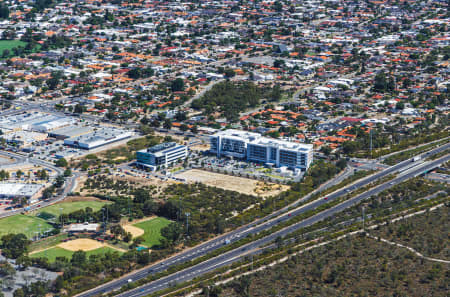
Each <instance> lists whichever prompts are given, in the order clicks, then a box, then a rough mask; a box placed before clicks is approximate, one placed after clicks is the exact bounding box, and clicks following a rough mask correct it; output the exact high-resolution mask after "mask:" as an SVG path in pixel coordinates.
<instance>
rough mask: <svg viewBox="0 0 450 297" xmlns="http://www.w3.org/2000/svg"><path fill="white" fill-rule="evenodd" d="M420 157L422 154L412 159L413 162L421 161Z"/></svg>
mask: <svg viewBox="0 0 450 297" xmlns="http://www.w3.org/2000/svg"><path fill="white" fill-rule="evenodd" d="M420 159H421V158H420V156H415V157H413V158H412V161H413V162H417V161H419V160H420Z"/></svg>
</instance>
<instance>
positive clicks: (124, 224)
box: [120, 216, 156, 238]
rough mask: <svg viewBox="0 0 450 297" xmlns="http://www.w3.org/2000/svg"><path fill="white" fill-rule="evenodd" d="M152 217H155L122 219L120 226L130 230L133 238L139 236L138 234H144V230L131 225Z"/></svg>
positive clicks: (152, 217)
mask: <svg viewBox="0 0 450 297" xmlns="http://www.w3.org/2000/svg"><path fill="white" fill-rule="evenodd" d="M154 218H156V216H151V217H145V218H142V219H137V220H133V221H131V222H129V221H128V220H122V221H121V222H120V225H121V226H122V228H123V229H124V230H125V231H127V232H130V233H131V235H133V238H135V237H139V236H141V235H143V234H144V230H142V229H141V228H138V227H135V226H133V225H134V224H137V223H140V222H144V221H148V220H152V219H154Z"/></svg>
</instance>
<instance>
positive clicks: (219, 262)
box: [118, 155, 450, 297]
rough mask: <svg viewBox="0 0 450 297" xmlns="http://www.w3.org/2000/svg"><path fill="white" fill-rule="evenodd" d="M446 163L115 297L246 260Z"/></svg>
mask: <svg viewBox="0 0 450 297" xmlns="http://www.w3.org/2000/svg"><path fill="white" fill-rule="evenodd" d="M449 160H450V155H446V156H443V157H441V158H439V159H437V160H435V161H431V162H426V163H422V164H419V165H418V166H417V167H415V169H414V170H411V171H410V172H409V173H408V174H405V175H402V176H400V177H397V178H394V179H392V180H391V181H389V182H386V183H383V184H381V185H379V186H376V187H374V188H372V189H370V190H369V191H366V192H364V193H362V194H359V195H357V196H355V197H353V198H351V199H349V200H346V201H344V202H342V203H340V204H338V205H336V206H334V207H332V208H329V209H327V210H324V211H322V212H321V213H319V214H316V215H314V216H312V217H309V218H307V219H305V220H303V221H301V222H298V223H296V224H293V225H291V226H289V227H286V228H284V229H281V230H279V231H277V232H274V233H272V234H270V235H268V236H266V237H264V238H261V239H259V240H256V241H254V242H251V243H249V244H247V245H244V246H242V247H239V248H237V249H235V250H232V251H229V252H227V253H225V254H222V255H220V256H217V257H215V258H212V259H210V260H207V261H204V262H202V263H199V264H197V265H195V266H192V267H189V268H187V269H185V270H183V271H180V272H177V273H174V274H171V275H169V276H167V277H163V278H161V279H159V280H156V281H154V282H151V283H149V284H146V285H143V286H141V287H139V288H136V289H133V290H130V291H128V292H124V293H122V294H120V295H118V296H119V297H142V296H145V295H148V294H151V293H154V292H157V291H159V290H163V289H165V288H168V287H170V286H171V285H173V284H174V283H180V282H185V281H189V280H192V279H193V278H195V277H198V276H200V275H202V274H204V273H207V272H211V271H213V270H215V269H217V268H220V267H223V266H226V265H229V264H231V263H233V262H235V261H238V260H240V259H242V258H243V257H246V256H248V255H250V254H252V253H258V252H259V251H254V250H253V249H254V248H256V247H260V246H262V245H265V244H268V243H270V242H272V241H273V240H275V239H276V238H277V237H279V236H281V237H282V236H285V235H287V234H289V233H292V232H294V231H296V230H299V229H300V228H304V227H307V226H310V225H312V224H314V223H317V222H319V221H321V220H324V219H326V218H328V217H331V216H333V215H334V214H336V213H338V212H341V211H343V210H345V209H347V208H349V207H351V206H353V205H355V204H357V203H359V202H361V201H362V200H364V199H367V198H369V197H371V196H373V195H376V194H378V193H380V192H382V191H384V190H386V189H388V188H390V187H393V186H394V185H396V184H399V183H401V182H404V181H406V180H407V179H410V178H413V177H415V176H417V175H420V174H422V173H423V172H424V171H428V170H431V169H433V168H435V167H436V166H438V165H439V164H442V163H445V162H448V161H449ZM326 202H327V201H326V200H319V201H317V205H316V207H317V206H319V205H321V204H323V203H326Z"/></svg>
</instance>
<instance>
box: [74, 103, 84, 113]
mask: <svg viewBox="0 0 450 297" xmlns="http://www.w3.org/2000/svg"><path fill="white" fill-rule="evenodd" d="M73 112H74V113H83V112H84V107H83V106H82V105H81V104H77V105H75V108H74V109H73Z"/></svg>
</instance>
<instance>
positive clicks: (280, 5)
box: [272, 1, 283, 12]
mask: <svg viewBox="0 0 450 297" xmlns="http://www.w3.org/2000/svg"><path fill="white" fill-rule="evenodd" d="M272 8H273V10H275V11H277V12H281V11H283V3H281V2H280V1H275V2H274V3H273V6H272Z"/></svg>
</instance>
